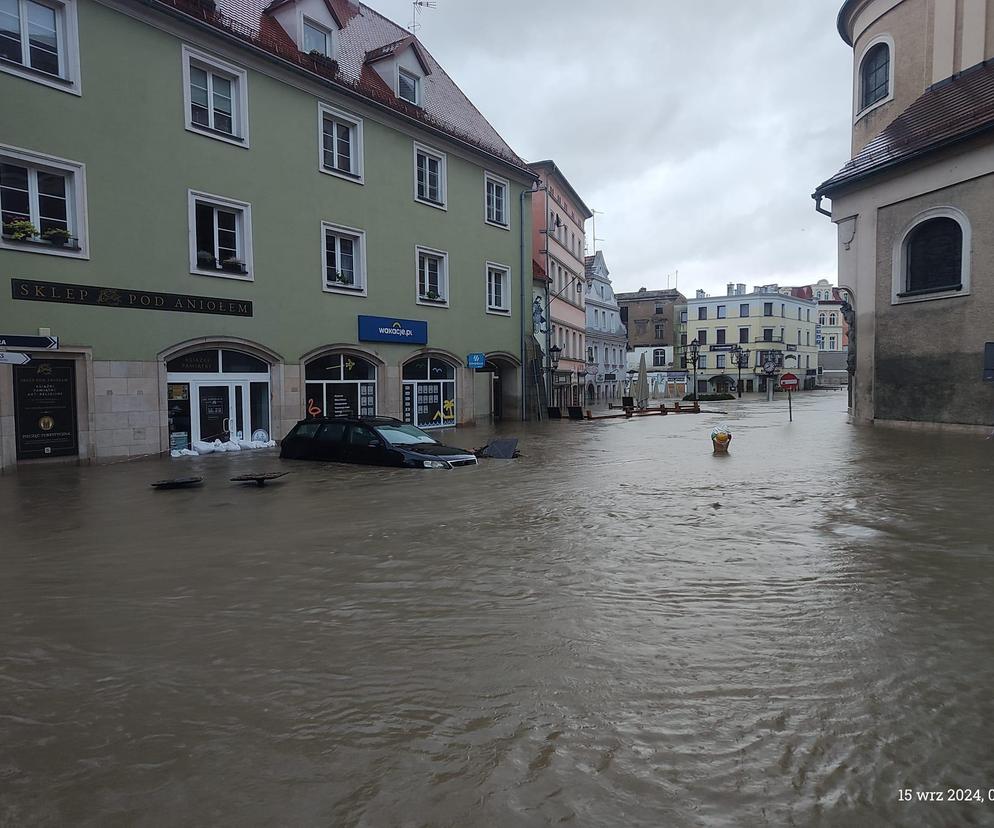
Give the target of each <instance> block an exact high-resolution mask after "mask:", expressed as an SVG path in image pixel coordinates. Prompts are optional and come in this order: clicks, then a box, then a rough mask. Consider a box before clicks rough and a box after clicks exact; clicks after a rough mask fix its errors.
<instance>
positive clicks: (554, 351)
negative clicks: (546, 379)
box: [549, 345, 563, 371]
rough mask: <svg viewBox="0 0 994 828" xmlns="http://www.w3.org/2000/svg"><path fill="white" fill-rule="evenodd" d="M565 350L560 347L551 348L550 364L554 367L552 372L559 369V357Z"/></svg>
mask: <svg viewBox="0 0 994 828" xmlns="http://www.w3.org/2000/svg"><path fill="white" fill-rule="evenodd" d="M562 352H563V349H562V348H560V347H559V346H558V345H553V346H552V347H551V348H549V362H550V364H551V365H552V370H553V371H556V370H558V369H559V356H560V355H561V354H562Z"/></svg>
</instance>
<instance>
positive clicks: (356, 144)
mask: <svg viewBox="0 0 994 828" xmlns="http://www.w3.org/2000/svg"><path fill="white" fill-rule="evenodd" d="M326 117H328V118H331V119H332V120H334V121H338V122H340V123H343V124H347V125H348V126H349V127H350V128H351V129H352V169H353V172H352V173H351V174H349V173H346V172H343V171H342V170H340V169H338V168H337V167H326V166H325V163H324V119H325V118H326ZM363 144H364V141H363V132H362V118H359V117H358V116H356V115H353V114H352V113H350V112H345V111H343V110H341V109H336V108H335V107H333V106H329V105H328V104H326V103H323V102H322V101H318V171H319V172H323V173H324V174H325V175H333V176H335V177H336V178H341V179H343V180H345V181H351V182H352V183H353V184H365V183H366V179H365V164H364V163H363V161H364V153H363Z"/></svg>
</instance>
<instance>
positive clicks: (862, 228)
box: [814, 0, 994, 430]
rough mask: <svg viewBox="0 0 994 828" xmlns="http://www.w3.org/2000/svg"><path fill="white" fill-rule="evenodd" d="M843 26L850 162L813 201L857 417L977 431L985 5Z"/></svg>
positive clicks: (993, 204)
mask: <svg viewBox="0 0 994 828" xmlns="http://www.w3.org/2000/svg"><path fill="white" fill-rule="evenodd" d="M838 28H839V33H840V34H841V36H842V39H843V40H844V41H845V42H846V44H847V45H849V46H851V47H852V49H853V57H854V61H853V67H854V71H853V114H852V120H853V128H852V152H853V158H852V160H851V161H849V162H848V163H847V164H846V165H845V166H844V167H843V168H842V169H841V170H840V171H839V172H838V173H836V174H835V175H834V176H832V177H831V178H830V179H828V180H827V181H825V182H824V183H823V184H821V185H820V186H819V187H818V188H817V189H816V190H815V192H814V198H815V199H816V203H817V207H818V209H819V210H820V211H821V212H824V213H826V214H827V215H830V216H831V218H832V221H833V222H835V223H836V225H837V226H838V245H839V287H840V289H841V290H842V292H843V294H844V295H845V296H846V298H847V299H848V300H849V303H850V304H851V305H852V306H853V308H854V309H855V310H854V314H853V313H852V312H850V308H849V307H848V306H847V305H843V307H842V309H841V310H842V311H844V312H845V313H846V314H847V315H848V316H849V321H850V322H852V321H853V319H854V320H855V326H851V329H850V331H849V361H850V366H851V368H852V369H854V371H855V373H854V378H853V382H852V383H851V386H850V387H851V389H852V391H851V404H852V412H853V416H854V419H855V421H857V422H862V423H889V424H908V423H918V424H922V423H924V424H930V425H933V426H937V427H952V428H956V427H966V428H976V429H978V430H980V429H986V428H988V427H989V426H990V425H991V424H992V423H994V383H991V382H985V381H984V379H983V377H984V370H985V361H984V353H985V346H988V345H990V347H988V348H987V351H988V353H990V352H994V344H992V342H994V327H992V324H991V318H992V316H994V281H992V278H991V270H992V266H994V131H992V129H994V65H988V63H987V61H988V60H989V59H990V58H991V57H992V56H994V6H992V4H991V3H990V2H986V0H958V2H954V1H953V0H846V2H845V3H844V4H843V6H842V9H841V11H840V12H839V18H838ZM826 199H830V200H831V209H830V210H826V209H825V207H824V206H823V202H824V201H825V200H826ZM987 367H992V368H994V366H987Z"/></svg>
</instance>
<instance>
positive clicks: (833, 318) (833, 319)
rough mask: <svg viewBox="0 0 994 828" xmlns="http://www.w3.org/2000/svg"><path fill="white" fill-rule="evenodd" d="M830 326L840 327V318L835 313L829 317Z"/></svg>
mask: <svg viewBox="0 0 994 828" xmlns="http://www.w3.org/2000/svg"><path fill="white" fill-rule="evenodd" d="M828 324H829V325H838V324H839V317H838V316H837V315H836V314H834V313H831V314H829V315H828Z"/></svg>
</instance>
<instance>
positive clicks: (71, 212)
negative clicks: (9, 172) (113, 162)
mask: <svg viewBox="0 0 994 828" xmlns="http://www.w3.org/2000/svg"><path fill="white" fill-rule="evenodd" d="M0 161H10V162H11V163H14V164H18V165H23V166H26V167H31V168H32V169H36V170H38V169H42V170H46V171H51V172H54V173H59V174H65V175H66V176H67V182H66V186H67V190H68V192H67V195H66V209H67V217H68V219H69V227H70V229H71V231H72V234H73V236H74V237H75V239H76V241H77V242H78V243H79V250H71V249H67V248H65V247H55V246H53V245H50V244H35V243H33V242H23V241H14V240H13V239H5V238H3V237H2V235H0V250H19V251H22V252H25V253H41V254H43V255H45V256H61V257H62V258H67V259H89V258H90V244H89V236H88V230H87V212H86V165H85V164H82V163H80V162H78V161H70V160H68V159H66V158H59V157H58V156H55V155H45V154H43V153H39V152H33V151H31V150H26V149H21V148H19V147H11V146H7V145H6V144H0ZM34 219H35V216H33V215H32V221H34ZM36 226H37V225H36Z"/></svg>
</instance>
